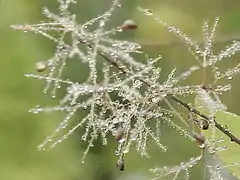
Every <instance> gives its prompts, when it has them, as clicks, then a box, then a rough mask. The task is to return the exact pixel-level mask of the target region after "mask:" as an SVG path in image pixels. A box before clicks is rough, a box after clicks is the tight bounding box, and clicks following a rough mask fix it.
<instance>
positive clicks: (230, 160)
mask: <svg viewBox="0 0 240 180" xmlns="http://www.w3.org/2000/svg"><path fill="white" fill-rule="evenodd" d="M209 97H210V95H209ZM207 103H208V102H204V101H203V98H201V97H200V96H196V98H195V105H196V107H197V109H198V110H199V111H200V112H202V113H204V114H206V115H209V116H210V115H211V113H210V110H209V108H208V105H207ZM214 116H215V120H216V121H217V122H218V123H220V124H221V125H223V126H224V127H226V128H227V129H228V130H230V132H231V133H232V134H234V135H235V136H236V137H238V138H240V116H238V115H236V114H233V113H230V112H227V111H225V110H217V111H216V112H215V114H214ZM214 129H215V133H214ZM203 133H204V135H205V136H206V138H207V139H208V140H210V141H211V140H212V139H213V134H215V137H214V139H216V140H217V139H220V138H223V141H222V142H219V143H218V145H219V146H220V147H224V146H226V147H227V148H228V150H224V151H216V155H217V156H218V157H219V159H220V161H221V162H222V164H220V166H227V167H226V169H228V170H229V171H230V173H231V174H233V175H234V176H236V177H237V178H238V179H240V145H238V144H236V143H235V142H231V141H230V138H229V137H228V136H227V135H225V134H224V133H223V132H221V131H220V130H218V129H217V128H215V127H211V126H210V127H209V129H208V130H205V131H204V132H203ZM238 162H239V163H238ZM215 164H216V163H215ZM218 164H219V163H218Z"/></svg>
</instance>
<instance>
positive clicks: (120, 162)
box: [116, 157, 125, 171]
mask: <svg viewBox="0 0 240 180" xmlns="http://www.w3.org/2000/svg"><path fill="white" fill-rule="evenodd" d="M124 161H125V160H124V159H123V157H120V158H119V159H118V161H117V164H116V166H117V168H118V169H119V170H120V171H124Z"/></svg>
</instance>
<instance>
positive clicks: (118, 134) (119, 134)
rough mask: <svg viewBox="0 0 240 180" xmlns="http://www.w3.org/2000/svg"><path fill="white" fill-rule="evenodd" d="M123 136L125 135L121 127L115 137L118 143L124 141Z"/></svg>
mask: <svg viewBox="0 0 240 180" xmlns="http://www.w3.org/2000/svg"><path fill="white" fill-rule="evenodd" d="M123 134H124V133H123V129H122V127H119V128H118V130H117V132H116V135H115V139H116V141H120V140H121V139H122V137H123Z"/></svg>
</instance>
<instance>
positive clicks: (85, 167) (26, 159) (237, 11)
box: [0, 0, 240, 180]
mask: <svg viewBox="0 0 240 180" xmlns="http://www.w3.org/2000/svg"><path fill="white" fill-rule="evenodd" d="M110 3H111V1H110V0H88V1H86V0H81V1H80V2H79V3H78V4H76V6H75V7H74V8H73V10H74V11H75V12H76V13H77V14H78V21H79V22H85V21H87V20H90V19H91V17H93V16H96V15H98V14H101V13H102V12H104V10H106V9H107V8H108V7H109V5H110ZM56 5H57V3H56V2H55V0H0V59H1V61H0V83H1V84H0V94H1V100H0V113H1V118H0V180H43V179H44V180H120V179H123V180H128V179H131V180H134V179H136V180H145V179H148V178H150V177H153V176H151V174H150V173H149V171H148V169H149V168H154V167H155V166H162V165H171V164H174V163H175V164H176V163H179V162H181V161H182V160H187V159H188V158H190V157H193V156H196V155H197V154H199V149H198V148H197V147H195V145H193V144H188V143H187V141H186V140H184V139H183V138H182V137H180V136H178V135H177V133H176V132H175V131H172V130H171V129H168V128H167V127H166V128H165V129H164V131H163V134H164V135H163V142H164V143H165V144H167V145H168V146H169V152H167V153H162V152H159V150H158V149H156V148H155V146H154V145H150V155H151V157H153V158H152V159H141V157H140V156H139V155H138V154H137V153H136V152H135V151H134V150H133V151H132V152H131V153H130V154H128V155H127V157H126V170H125V171H124V172H119V171H118V170H117V169H116V167H115V162H116V157H115V155H114V151H115V148H116V146H117V145H116V142H114V140H111V138H110V141H109V142H110V143H109V145H108V146H106V147H103V146H102V145H101V143H100V142H97V144H96V145H95V147H94V148H93V149H92V151H90V153H89V154H88V156H87V159H86V161H85V164H81V157H82V154H83V151H84V149H85V148H86V144H84V143H81V142H80V140H81V135H80V131H79V132H76V133H75V134H74V135H72V136H71V137H70V138H69V139H68V140H67V141H65V142H64V143H62V144H60V145H59V146H57V147H56V148H54V149H50V150H48V151H43V152H39V151H38V150H37V146H38V145H39V144H40V143H41V142H42V141H43V140H44V138H45V137H46V136H47V135H49V134H50V133H51V132H52V131H53V130H54V129H55V127H56V125H57V124H58V123H59V122H60V121H61V117H62V115H61V114H57V113H49V114H39V115H33V114H30V113H28V109H30V108H32V107H35V106H36V105H37V104H40V105H43V106H44V105H47V106H50V105H54V103H56V102H57V100H53V99H51V98H50V96H49V95H45V94H43V93H42V90H43V87H44V83H43V82H42V81H40V80H36V79H28V78H26V77H24V74H26V73H28V72H34V66H35V63H36V62H37V61H40V60H45V59H47V58H50V57H51V55H52V52H53V47H54V46H53V44H52V42H50V41H49V40H46V39H44V38H42V37H39V36H37V35H34V34H31V33H23V32H18V31H15V30H13V29H11V28H10V26H11V25H13V24H25V23H30V24H31V23H38V22H40V21H41V20H44V19H45V17H44V16H43V15H42V13H41V12H42V7H43V6H47V7H49V8H50V9H53V10H56V9H57V6H56ZM137 6H141V7H144V8H149V9H151V10H152V11H153V12H155V13H156V14H158V15H159V16H160V17H161V18H162V19H164V20H165V21H167V22H169V23H170V24H173V25H176V26H179V27H180V28H181V29H183V30H184V31H185V33H187V34H189V36H190V37H194V38H195V39H197V40H201V38H202V32H201V30H202V25H203V21H204V20H206V19H209V20H210V21H211V20H212V21H213V20H214V17H215V16H220V26H219V28H218V30H217V32H218V36H217V39H216V42H217V43H216V45H215V46H216V49H221V48H222V47H224V46H225V45H226V44H228V43H230V42H231V41H232V40H233V39H240V1H238V0H231V1H230V0H210V1H209V0H199V1H194V0H182V1H179V0H168V1H164V0H151V1H150V0H149V1H147V0H123V1H122V8H121V9H119V11H118V12H116V14H115V15H114V16H113V17H112V21H111V22H110V23H111V24H112V25H119V24H121V23H122V22H123V21H124V20H125V19H134V20H135V21H136V22H137V23H138V24H139V28H138V29H137V30H136V31H134V32H129V33H125V34H124V33H123V34H121V35H120V36H121V38H126V39H129V40H132V41H136V42H139V43H141V44H142V45H143V49H144V50H146V52H149V54H150V56H154V55H156V54H159V53H160V54H162V55H163V60H162V61H161V66H163V67H164V69H163V75H162V76H163V77H164V76H166V75H167V73H168V72H169V70H171V69H172V68H173V67H178V69H177V72H181V71H182V70H184V69H186V67H187V66H189V65H190V64H194V63H195V61H194V60H193V59H192V57H191V55H189V53H188V52H187V50H186V48H185V47H184V45H183V44H182V43H181V42H180V41H179V39H178V38H176V37H175V36H174V35H172V34H171V33H169V32H167V31H166V30H165V29H164V28H162V27H161V25H159V24H157V23H156V22H155V21H154V20H153V19H151V18H150V17H145V16H144V15H143V14H142V13H140V12H138V11H137V8H136V7H137ZM238 62H240V56H239V55H236V56H235V57H234V58H231V61H230V62H228V63H232V64H236V63H238ZM70 73H71V72H70ZM73 76H74V75H73ZM195 78H196V77H195ZM191 80H192V81H193V82H195V81H198V77H197V78H196V79H191ZM231 83H232V88H233V89H232V91H231V92H228V93H226V94H225V95H223V97H222V98H223V100H224V102H225V103H226V105H227V106H228V110H229V111H231V112H234V113H237V114H240V109H239V106H240V101H239V100H238V99H239V97H240V91H239V87H240V81H239V77H238V78H235V79H234V80H232V82H231ZM239 158H240V155H239ZM192 173H193V177H192V178H191V179H201V174H202V170H201V168H199V167H196V168H194V169H193V172H192Z"/></svg>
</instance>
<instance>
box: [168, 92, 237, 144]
mask: <svg viewBox="0 0 240 180" xmlns="http://www.w3.org/2000/svg"><path fill="white" fill-rule="evenodd" d="M168 97H170V98H171V99H172V100H174V101H176V102H177V103H179V104H180V105H182V106H183V107H185V108H187V109H188V110H189V111H190V112H192V113H194V114H197V115H198V116H200V117H202V118H204V119H206V120H207V121H208V122H209V121H211V119H212V118H210V117H209V116H207V115H205V114H203V113H201V112H199V111H198V110H197V109H194V108H191V107H190V106H189V105H188V104H187V103H185V102H183V101H182V100H180V99H178V98H176V97H174V96H173V95H168ZM213 120H214V124H215V127H216V128H218V129H219V130H220V131H221V132H223V133H224V134H225V135H227V136H228V137H229V138H230V140H231V141H232V142H235V143H237V144H238V145H240V139H238V138H237V137H236V136H234V135H233V134H232V133H231V132H230V131H229V130H228V129H226V128H224V127H223V126H222V125H221V124H219V123H218V122H217V121H216V119H213Z"/></svg>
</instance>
